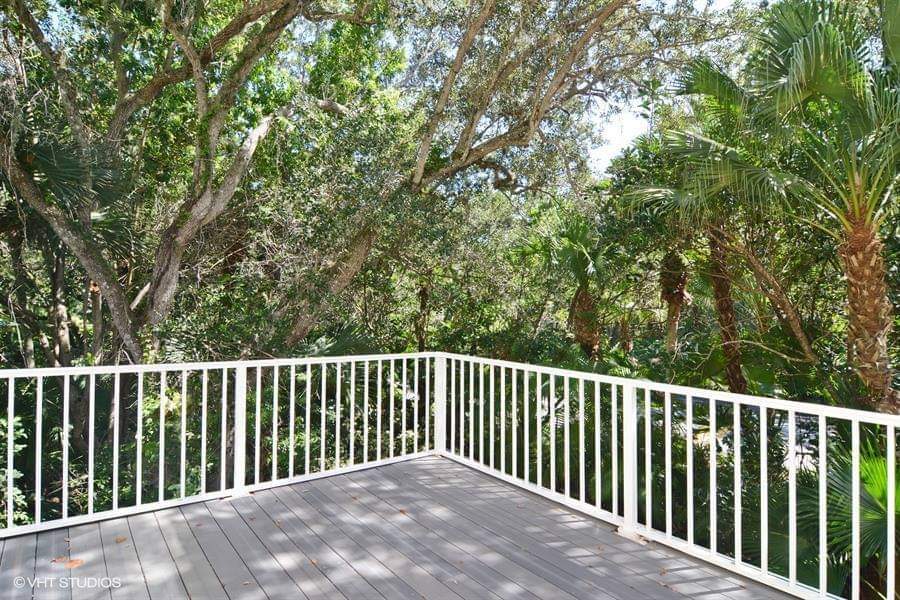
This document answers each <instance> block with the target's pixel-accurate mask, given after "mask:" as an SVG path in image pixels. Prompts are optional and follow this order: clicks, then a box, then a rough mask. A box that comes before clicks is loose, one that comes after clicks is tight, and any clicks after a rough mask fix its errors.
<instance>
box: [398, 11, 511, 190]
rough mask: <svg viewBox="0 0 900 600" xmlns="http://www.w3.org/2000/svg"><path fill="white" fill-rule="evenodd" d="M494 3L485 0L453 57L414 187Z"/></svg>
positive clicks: (427, 131)
mask: <svg viewBox="0 0 900 600" xmlns="http://www.w3.org/2000/svg"><path fill="white" fill-rule="evenodd" d="M494 3H495V0H485V3H484V4H483V5H482V7H481V10H480V11H479V12H478V15H477V16H476V17H475V19H473V20H472V22H471V23H470V24H469V26H468V27H467V28H466V31H465V33H464V34H463V38H462V40H461V41H460V43H459V46H458V47H457V49H456V57H455V58H454V59H453V63H452V64H451V65H450V70H449V71H448V72H447V76H446V77H445V78H444V84H443V85H442V86H441V93H440V96H438V100H437V104H435V107H434V111H433V112H432V113H431V117H430V118H429V119H428V123H427V124H426V126H425V132H424V133H423V134H422V141H421V142H420V143H419V149H418V151H417V152H416V167H415V171H414V172H413V177H412V184H413V187H418V186H419V185H420V184H421V183H422V176H423V174H424V173H425V162H426V161H427V160H428V153H429V152H430V151H431V142H432V140H433V139H434V134H435V132H436V131H437V128H438V125H439V124H440V122H441V119H442V118H443V115H444V109H445V108H446V106H447V102H448V100H449V99H450V92H452V91H453V85H454V84H455V83H456V77H457V76H458V75H459V72H460V70H461V69H462V66H463V61H464V60H465V58H466V53H467V52H468V51H469V48H470V47H471V46H472V43H473V42H474V41H475V37H476V36H477V35H478V32H479V31H481V30H482V28H483V27H484V24H485V22H486V21H487V19H488V17H490V16H491V13H492V12H493V10H494Z"/></svg>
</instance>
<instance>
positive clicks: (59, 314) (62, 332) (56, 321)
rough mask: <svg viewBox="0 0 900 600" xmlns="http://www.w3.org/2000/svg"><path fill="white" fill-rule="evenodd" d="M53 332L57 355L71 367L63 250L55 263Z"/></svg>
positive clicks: (59, 251)
mask: <svg viewBox="0 0 900 600" xmlns="http://www.w3.org/2000/svg"><path fill="white" fill-rule="evenodd" d="M52 287H53V308H52V310H51V313H52V314H53V331H54V334H55V337H56V347H55V349H54V350H55V354H56V357H57V361H58V362H59V364H60V365H62V366H63V367H68V366H69V357H70V355H71V350H72V343H71V340H70V336H69V310H68V308H67V307H66V298H65V295H66V259H65V255H64V251H63V249H62V248H60V249H59V250H57V252H56V256H55V258H54V262H53V281H52Z"/></svg>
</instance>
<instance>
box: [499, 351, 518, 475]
mask: <svg viewBox="0 0 900 600" xmlns="http://www.w3.org/2000/svg"><path fill="white" fill-rule="evenodd" d="M513 414H514V415H515V413H513ZM513 419H515V417H513ZM500 470H501V471H502V472H503V473H506V367H500Z"/></svg>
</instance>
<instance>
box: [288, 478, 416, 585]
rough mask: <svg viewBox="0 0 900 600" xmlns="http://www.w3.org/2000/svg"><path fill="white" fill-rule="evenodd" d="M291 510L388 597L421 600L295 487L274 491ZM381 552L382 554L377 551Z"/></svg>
mask: <svg viewBox="0 0 900 600" xmlns="http://www.w3.org/2000/svg"><path fill="white" fill-rule="evenodd" d="M273 491H274V492H275V494H276V495H278V496H279V497H280V498H281V499H282V501H283V502H284V503H285V504H287V505H288V506H290V508H291V510H292V511H293V512H294V513H295V514H297V515H298V516H300V517H301V518H303V520H304V521H306V523H307V525H308V526H309V528H310V529H312V531H313V532H314V533H316V534H317V535H318V536H319V537H321V538H326V537H327V539H328V543H329V545H330V546H331V547H332V548H333V549H334V550H335V552H337V553H338V554H340V555H341V557H342V558H343V559H344V560H346V561H347V562H348V563H350V564H352V565H353V568H354V569H355V570H356V571H357V572H358V573H359V574H360V575H362V576H363V577H364V578H365V579H366V581H368V582H369V583H370V584H371V585H372V587H374V588H375V589H376V590H378V592H379V593H380V594H382V595H383V596H384V597H385V598H389V599H393V598H419V597H420V596H419V595H418V594H417V593H416V591H415V590H414V589H413V588H412V587H410V586H409V584H407V583H406V582H405V581H403V580H402V579H401V578H399V577H397V575H396V574H395V573H393V572H392V571H391V570H390V569H389V568H387V567H386V566H385V565H384V564H383V563H382V562H381V561H379V560H378V559H377V558H376V557H375V556H374V555H373V554H372V553H371V552H370V550H369V549H368V548H367V547H366V546H362V545H360V544H359V543H358V542H357V541H356V540H354V539H353V538H351V537H350V536H348V535H347V534H346V533H344V532H343V531H342V530H341V529H340V528H339V527H336V526H335V525H334V523H332V522H331V521H330V520H328V519H327V518H326V517H325V516H324V515H322V514H321V513H320V512H319V511H318V510H317V509H316V508H314V507H313V506H312V505H311V504H310V503H309V502H308V501H307V500H306V498H305V496H306V494H304V493H300V492H297V491H296V490H295V489H294V488H293V487H284V488H275V489H274V490H273ZM375 552H376V553H377V552H378V551H377V550H375Z"/></svg>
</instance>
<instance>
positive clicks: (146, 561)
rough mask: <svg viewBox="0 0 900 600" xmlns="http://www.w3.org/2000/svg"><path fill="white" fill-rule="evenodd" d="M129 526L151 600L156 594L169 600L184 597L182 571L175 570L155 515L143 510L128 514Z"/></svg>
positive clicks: (185, 594) (179, 599)
mask: <svg viewBox="0 0 900 600" xmlns="http://www.w3.org/2000/svg"><path fill="white" fill-rule="evenodd" d="M128 528H129V529H130V531H131V536H132V539H133V540H134V541H135V546H134V547H135V549H136V550H137V555H138V560H139V561H140V563H141V570H142V571H143V573H144V581H146V582H147V591H148V592H149V593H150V597H151V598H153V599H154V600H156V599H157V598H159V599H165V598H171V600H182V599H184V598H187V597H188V595H187V590H185V588H184V583H183V582H182V581H181V575H180V574H179V573H178V567H177V566H176V565H175V560H174V559H173V558H172V553H171V552H170V551H169V547H168V546H167V545H166V540H165V538H164V537H163V534H162V532H161V531H160V530H159V524H158V523H157V521H156V515H154V514H153V513H145V514H142V515H135V516H133V517H128ZM198 558H199V557H198Z"/></svg>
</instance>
